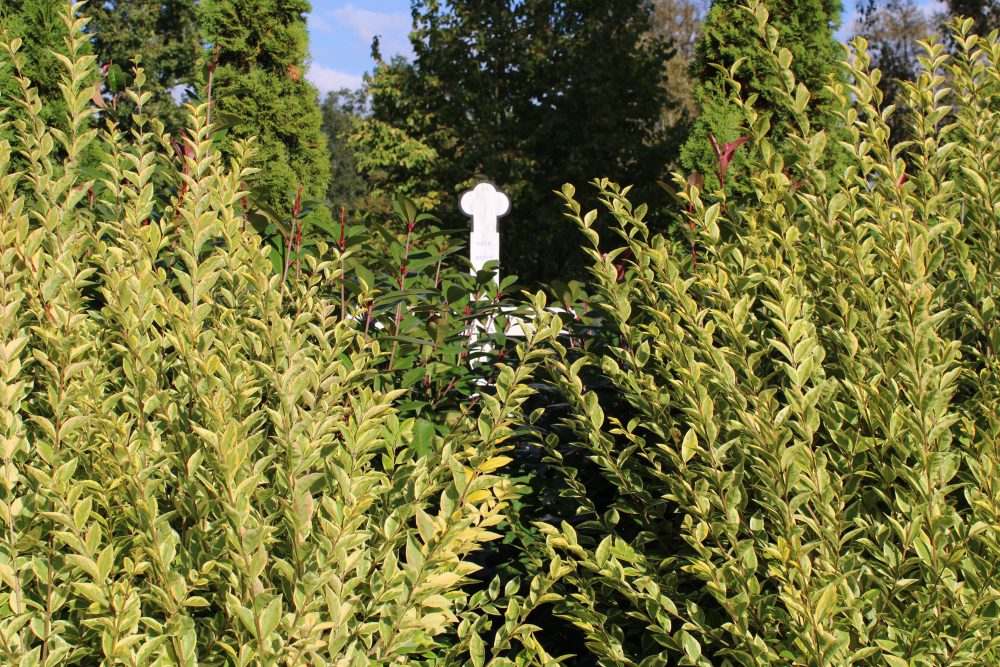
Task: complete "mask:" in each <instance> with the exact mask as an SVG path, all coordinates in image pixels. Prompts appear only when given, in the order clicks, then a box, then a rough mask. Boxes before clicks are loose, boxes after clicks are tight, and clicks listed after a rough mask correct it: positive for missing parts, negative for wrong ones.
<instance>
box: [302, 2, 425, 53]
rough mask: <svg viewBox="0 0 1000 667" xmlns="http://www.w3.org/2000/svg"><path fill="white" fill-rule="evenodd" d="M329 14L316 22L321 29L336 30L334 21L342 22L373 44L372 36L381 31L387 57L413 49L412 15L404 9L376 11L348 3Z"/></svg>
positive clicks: (380, 36)
mask: <svg viewBox="0 0 1000 667" xmlns="http://www.w3.org/2000/svg"><path fill="white" fill-rule="evenodd" d="M326 17H327V18H322V19H320V20H319V21H317V22H316V23H315V25H316V27H317V28H318V29H320V30H323V31H329V32H332V31H333V30H334V29H335V27H336V26H335V25H333V24H336V23H339V24H341V25H343V26H344V27H346V28H347V29H348V30H350V31H351V32H353V33H354V35H355V37H357V38H358V40H360V41H361V42H363V43H364V44H365V46H368V45H369V44H371V42H372V38H374V37H375V36H376V35H378V37H379V39H380V40H381V45H382V52H383V54H384V55H385V56H386V57H389V56H392V55H394V54H397V53H399V54H403V55H408V54H409V53H410V41H409V34H410V21H411V19H410V16H409V15H408V14H406V13H404V12H395V13H384V12H373V11H370V10H367V9H360V8H359V7H355V6H354V5H352V4H348V5H344V6H343V7H338V8H337V9H334V10H331V11H329V12H327V13H326Z"/></svg>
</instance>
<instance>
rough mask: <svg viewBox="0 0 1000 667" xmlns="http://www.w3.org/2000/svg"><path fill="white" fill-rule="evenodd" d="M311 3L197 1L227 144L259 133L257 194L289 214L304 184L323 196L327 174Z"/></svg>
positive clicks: (306, 193)
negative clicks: (311, 69) (312, 61)
mask: <svg viewBox="0 0 1000 667" xmlns="http://www.w3.org/2000/svg"><path fill="white" fill-rule="evenodd" d="M309 10H310V4H309V2H308V1H307V0H202V2H201V3H200V5H199V9H198V12H199V17H200V23H201V27H202V37H203V40H204V41H205V42H206V44H207V45H208V54H207V58H208V59H209V61H210V62H212V63H217V65H212V66H213V67H214V74H213V91H212V97H213V100H214V103H213V113H218V114H223V115H224V117H226V118H227V122H229V123H230V131H229V135H228V137H227V141H226V142H224V147H225V145H226V144H227V143H228V142H229V141H231V140H232V139H237V138H245V137H249V136H256V137H257V142H256V158H255V160H254V165H253V166H255V167H258V168H260V169H261V172H260V173H259V174H258V175H257V177H256V178H257V180H256V183H255V184H254V189H255V191H256V198H257V200H258V202H259V203H260V204H264V205H267V206H269V207H270V208H271V209H273V210H274V212H275V213H276V215H277V216H278V218H279V219H281V220H284V221H286V222H287V220H288V217H289V215H290V214H291V212H292V207H293V202H294V201H295V199H296V196H297V194H296V193H297V191H298V189H299V187H300V186H301V188H302V197H303V198H305V199H322V198H323V197H324V195H325V194H326V188H327V185H328V183H329V180H330V156H329V153H328V151H327V142H326V137H325V136H324V135H323V132H322V129H321V124H322V116H321V114H320V109H319V104H318V92H317V90H316V88H315V87H314V86H313V85H312V84H310V83H309V82H308V81H306V78H305V68H306V61H307V57H308V43H309V36H308V33H307V32H306V19H305V16H306V14H307V13H308V12H309ZM319 212H320V213H321V214H323V215H325V216H327V217H328V216H329V212H328V211H327V210H326V209H321V210H320V211H319ZM324 212H325V213H324Z"/></svg>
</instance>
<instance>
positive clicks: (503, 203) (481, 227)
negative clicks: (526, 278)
mask: <svg viewBox="0 0 1000 667" xmlns="http://www.w3.org/2000/svg"><path fill="white" fill-rule="evenodd" d="M459 204H460V205H461V208H462V213H464V214H465V215H467V216H469V217H471V218H472V234H471V235H470V237H469V260H470V261H471V262H472V270H473V271H474V272H475V271H480V270H481V269H482V268H483V267H484V266H485V265H486V263H487V262H491V261H496V262H499V261H500V232H499V230H498V229H497V220H499V219H500V218H501V217H502V216H504V215H507V214H508V213H509V212H510V198H509V197H507V195H505V194H504V193H502V192H500V191H499V190H497V189H496V188H495V187H494V186H493V184H492V183H480V184H479V185H477V186H476V187H474V188H472V189H471V190H468V191H466V192H465V193H464V194H463V195H462V199H461V200H460V202H459ZM493 279H494V281H496V282H499V281H500V272H499V271H497V273H496V275H495V276H494V278H493Z"/></svg>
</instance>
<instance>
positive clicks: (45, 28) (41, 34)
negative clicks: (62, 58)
mask: <svg viewBox="0 0 1000 667" xmlns="http://www.w3.org/2000/svg"><path fill="white" fill-rule="evenodd" d="M65 5H66V3H65V2H64V1H63V0H3V2H2V3H0V32H3V31H6V34H7V39H15V38H20V39H21V40H22V44H23V55H24V67H23V71H22V72H21V73H22V74H23V75H24V76H26V77H28V78H29V79H30V80H31V81H32V83H33V85H34V86H35V87H36V89H37V90H38V96H39V98H40V99H41V101H42V111H41V114H40V118H41V119H42V120H43V121H44V122H45V123H46V124H47V125H54V126H56V127H60V126H61V125H62V124H63V123H64V122H65V119H66V103H65V101H64V100H63V99H62V93H61V92H60V91H59V81H60V76H61V75H62V69H61V67H60V66H59V61H58V60H57V59H56V57H55V55H53V51H54V52H56V53H63V54H65V52H66V44H65V40H66V26H65V24H64V22H63V18H62V9H63V8H64V6H65ZM11 67H12V66H11V64H10V63H9V62H6V61H5V62H4V63H3V64H2V65H0V107H4V106H8V105H9V104H10V100H11V99H17V98H18V97H19V92H18V89H17V82H16V81H15V79H14V78H13V72H12V71H11Z"/></svg>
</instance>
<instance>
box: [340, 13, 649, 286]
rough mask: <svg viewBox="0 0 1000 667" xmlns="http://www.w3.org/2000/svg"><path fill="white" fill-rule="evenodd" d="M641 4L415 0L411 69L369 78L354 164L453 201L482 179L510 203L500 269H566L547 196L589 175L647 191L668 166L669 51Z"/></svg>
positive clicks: (434, 198)
mask: <svg viewBox="0 0 1000 667" xmlns="http://www.w3.org/2000/svg"><path fill="white" fill-rule="evenodd" d="M650 13H651V9H650V7H649V5H648V3H646V2H643V1H641V0H580V1H579V2H572V3H564V2H555V1H553V0H526V1H523V2H512V1H507V2H497V3H483V2H473V1H468V0H463V1H460V2H449V3H447V6H446V5H445V3H440V2H437V1H436V0H431V1H427V2H419V1H415V2H414V3H413V17H414V31H413V33H412V35H411V40H412V43H413V49H414V59H413V62H412V64H405V63H401V62H395V63H391V64H382V65H380V66H379V68H378V69H377V70H376V72H375V74H374V76H373V77H372V79H371V82H370V92H371V95H372V117H371V119H370V121H366V122H365V123H364V124H363V125H362V128H361V130H360V132H359V133H358V136H357V142H356V144H357V149H356V150H357V152H358V153H359V154H360V155H362V156H364V157H363V158H359V160H361V166H362V169H363V171H364V173H365V174H366V176H367V177H368V178H369V179H370V180H371V181H372V182H373V187H375V188H378V189H383V190H385V189H389V190H391V189H395V188H402V190H403V191H404V192H408V194H410V195H411V196H426V195H430V200H431V203H432V204H433V203H444V204H445V205H446V206H447V207H449V209H451V207H453V206H455V203H454V202H456V201H457V195H458V193H459V192H460V191H461V190H463V189H464V188H466V187H468V186H469V184H470V183H472V182H473V181H474V180H476V179H478V178H481V177H487V178H489V179H491V180H493V181H494V182H496V183H497V184H498V186H499V187H500V188H501V189H502V190H504V191H505V192H507V193H509V194H510V195H511V199H512V201H513V213H512V215H511V216H510V217H509V218H507V219H506V220H505V224H504V225H503V227H502V231H501V234H502V247H503V251H502V255H503V257H504V262H505V266H504V272H505V273H508V274H509V273H516V274H518V275H520V276H521V277H522V278H525V279H526V280H528V281H538V280H546V279H553V278H555V277H559V276H561V275H565V274H567V273H572V272H573V271H574V269H575V268H578V266H579V263H580V259H581V256H580V255H579V254H578V251H577V249H576V248H573V247H568V246H567V245H566V244H565V243H564V238H565V234H566V231H567V227H566V223H565V222H564V219H563V217H562V215H561V213H560V212H559V211H558V209H557V208H556V207H555V206H554V205H553V201H552V198H551V195H550V192H551V191H552V190H553V189H554V188H556V187H558V185H559V183H560V182H562V181H563V180H565V179H566V178H580V179H586V178H591V177H592V176H593V175H594V174H605V175H608V176H611V175H614V176H615V177H616V178H619V179H622V180H627V181H629V182H633V183H639V184H642V185H643V188H644V191H649V190H650V189H651V188H650V186H651V185H652V184H653V183H654V182H655V180H656V178H659V177H661V176H662V175H663V172H664V170H665V166H666V163H667V162H668V161H669V154H668V152H667V150H666V148H665V138H664V137H663V136H661V135H658V134H657V133H656V127H657V121H658V120H659V118H660V115H661V112H662V110H663V107H664V104H665V97H666V90H665V88H664V87H663V86H662V85H661V84H662V82H663V72H664V62H665V60H666V58H667V55H668V53H669V51H668V49H667V47H666V45H665V44H664V43H662V42H660V41H657V40H655V39H651V38H649V37H648V33H649V32H650V26H651V23H650ZM386 149H388V150H386ZM414 190H422V191H421V192H414ZM456 208H457V207H456ZM451 210H454V209H451ZM456 213H457V212H456Z"/></svg>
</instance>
